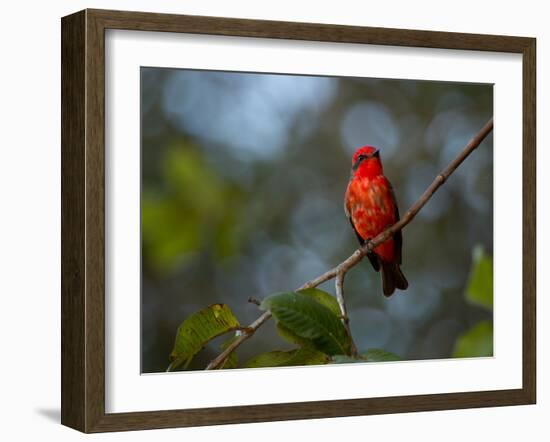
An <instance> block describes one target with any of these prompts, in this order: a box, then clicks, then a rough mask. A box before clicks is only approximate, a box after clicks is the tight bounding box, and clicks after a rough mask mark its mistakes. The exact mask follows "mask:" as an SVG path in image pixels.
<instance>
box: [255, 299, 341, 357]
mask: <svg viewBox="0 0 550 442" xmlns="http://www.w3.org/2000/svg"><path fill="white" fill-rule="evenodd" d="M260 308H262V309H263V310H269V311H270V312H271V314H272V315H273V316H274V317H275V318H276V319H277V321H278V322H279V323H281V324H282V325H283V327H285V328H286V329H288V330H289V331H290V332H291V333H293V334H294V335H296V336H298V337H300V338H304V339H307V340H309V341H311V342H312V344H313V346H314V347H315V348H316V349H317V350H319V351H321V352H323V353H326V354H328V355H335V354H350V348H351V342H350V338H349V336H348V334H347V332H346V329H345V328H344V325H343V324H342V321H341V320H340V318H339V317H338V316H337V315H335V314H334V313H333V311H332V310H331V309H329V308H328V307H325V306H324V305H322V304H320V303H319V302H317V301H315V300H314V299H312V298H311V297H310V296H307V295H304V294H302V293H295V292H286V293H276V294H274V295H271V296H268V297H267V298H266V299H264V301H263V302H262V304H261V306H260Z"/></svg>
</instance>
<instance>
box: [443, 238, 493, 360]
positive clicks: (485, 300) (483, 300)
mask: <svg viewBox="0 0 550 442" xmlns="http://www.w3.org/2000/svg"><path fill="white" fill-rule="evenodd" d="M465 297H466V299H467V300H468V302H471V303H472V304H477V305H480V306H482V307H483V308H486V309H487V310H490V311H492V310H493V259H492V258H491V257H490V256H489V255H487V253H486V252H485V250H484V249H483V247H482V246H480V245H478V246H476V247H475V248H474V250H473V253H472V267H471V270H470V278H469V280H468V285H467V288H466V293H465ZM492 355H493V323H492V321H480V322H478V323H477V324H476V325H474V326H473V327H471V328H470V329H469V330H467V331H466V332H465V333H464V334H462V335H461V336H459V337H458V339H457V341H456V344H455V349H454V352H453V357H455V358H473V357H482V356H492Z"/></svg>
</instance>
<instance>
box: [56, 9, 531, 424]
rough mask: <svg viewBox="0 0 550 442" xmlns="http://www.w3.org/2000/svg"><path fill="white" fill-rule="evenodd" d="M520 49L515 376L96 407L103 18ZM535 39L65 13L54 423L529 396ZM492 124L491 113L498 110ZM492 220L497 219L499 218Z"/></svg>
mask: <svg viewBox="0 0 550 442" xmlns="http://www.w3.org/2000/svg"><path fill="white" fill-rule="evenodd" d="M106 29H127V30H141V31H159V32H187V33H194V34H211V35H226V36H243V37H258V38H281V39H290V40H308V41H326V42H335V43H358V44H359V43H360V44H378V45H392V46H404V47H428V48H446V49H460V50H478V51H499V52H513V53H521V54H523V74H524V75H523V128H524V131H523V178H524V187H523V218H524V231H523V387H522V388H521V389H515V390H501V391H480V392H468V393H448V394H437V395H417V396H402V397H386V398H365V399H353V400H341V401H322V402H301V403H288V404H269V405H254V406H238V407H221V408H203V409H189V410H170V411H147V412H139V413H117V414H106V413H105V141H104V140H105V46H104V44H105V40H104V35H105V30H106ZM535 52H536V49H535V40H534V39H531V38H525V37H510V36H494V35H477V34H458V33H448V32H432V31H414V30H402V29H384V28H363V27H355V26H335V25H318V24H311V23H290V22H274V21H262V20H240V19H227V18H216V17H198V16H182V15H169V14H151V13H141V12H123V11H103V10H86V11H81V12H79V13H76V14H73V15H71V16H68V17H65V18H63V19H62V131H61V132H62V177H61V179H62V204H61V205H62V271H61V276H62V305H61V313H62V343H61V345H62V423H63V424H65V425H68V426H70V427H73V428H76V429H78V430H80V431H84V432H100V431H122V430H140V429H150V428H168V427H182V426H195V425H214V424H228V423H238V422H261V421H275V420H286V419H310V418H323V417H338V416H353V415H364V414H381V413H403V412H411V411H428V410H443V409H457V408H471V407H485V406H501V405H516V404H530V403H534V402H535V397H536V382H535V376H536V355H535V278H536V275H535V269H536V261H535V259H536V258H535V250H536V249H535V240H536V238H535V227H536V220H535V197H536V192H535V164H536V156H535ZM495 124H496V126H495V127H496V129H495V130H498V121H496V122H495ZM497 222H498V220H497Z"/></svg>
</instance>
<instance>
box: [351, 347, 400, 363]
mask: <svg viewBox="0 0 550 442" xmlns="http://www.w3.org/2000/svg"><path fill="white" fill-rule="evenodd" d="M361 356H362V357H363V358H365V359H366V360H367V362H387V361H400V360H401V358H400V357H399V356H397V355H396V354H394V353H390V352H389V351H386V350H381V349H379V348H371V349H370V350H367V351H366V352H365V353H362V354H361Z"/></svg>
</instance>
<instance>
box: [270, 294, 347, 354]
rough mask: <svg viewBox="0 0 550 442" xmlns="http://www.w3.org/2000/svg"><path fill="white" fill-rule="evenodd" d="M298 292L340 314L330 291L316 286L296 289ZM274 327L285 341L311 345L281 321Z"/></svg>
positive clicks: (311, 345)
mask: <svg viewBox="0 0 550 442" xmlns="http://www.w3.org/2000/svg"><path fill="white" fill-rule="evenodd" d="M298 293H301V294H303V295H306V296H308V297H310V298H311V299H314V300H315V301H317V302H318V303H320V304H322V305H324V306H325V307H328V308H329V309H330V310H331V311H332V312H333V313H334V314H335V315H337V316H340V306H339V305H338V301H337V300H336V298H335V297H334V296H332V295H331V294H330V293H327V292H324V291H323V290H319V289H316V288H311V289H304V290H300V291H298ZM276 327H277V333H278V334H279V336H280V337H281V338H283V339H284V340H285V341H287V342H290V343H291V344H296V345H299V346H300V347H313V343H312V342H311V340H309V339H305V338H302V337H300V336H298V335H296V334H294V333H293V332H292V331H291V330H289V329H288V328H287V327H285V326H284V325H283V324H282V323H280V322H278V323H277V326H276Z"/></svg>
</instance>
